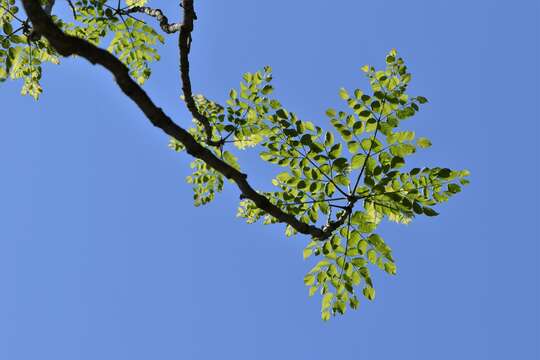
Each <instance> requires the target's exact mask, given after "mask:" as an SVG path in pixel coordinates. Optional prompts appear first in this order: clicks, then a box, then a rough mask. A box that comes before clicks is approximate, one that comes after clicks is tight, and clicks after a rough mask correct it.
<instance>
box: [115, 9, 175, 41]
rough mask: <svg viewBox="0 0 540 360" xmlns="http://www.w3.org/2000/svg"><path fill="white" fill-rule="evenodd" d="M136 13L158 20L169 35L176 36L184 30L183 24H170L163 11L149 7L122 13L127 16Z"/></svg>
mask: <svg viewBox="0 0 540 360" xmlns="http://www.w3.org/2000/svg"><path fill="white" fill-rule="evenodd" d="M136 12H138V13H143V14H146V15H148V16H151V17H154V18H156V20H157V21H159V27H161V30H163V31H164V32H166V33H167V34H174V33H175V32H178V31H180V29H181V28H182V24H181V23H172V24H169V19H167V17H166V16H165V14H163V11H161V10H160V9H152V8H150V7H148V6H134V7H132V8H129V9H127V10H123V11H121V13H123V14H126V15H128V14H132V13H136Z"/></svg>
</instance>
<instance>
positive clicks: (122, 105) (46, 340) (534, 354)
mask: <svg viewBox="0 0 540 360" xmlns="http://www.w3.org/2000/svg"><path fill="white" fill-rule="evenodd" d="M153 4H154V5H155V6H157V7H159V6H161V7H163V8H164V9H167V10H168V13H169V14H172V15H170V17H171V18H173V19H175V18H177V17H176V16H175V15H174V12H175V11H177V10H176V9H175V6H173V5H172V4H170V3H169V2H166V1H154V2H153ZM165 4H167V5H165ZM196 5H197V9H198V15H199V20H198V22H197V23H196V30H195V33H194V39H193V41H194V42H193V47H192V55H191V59H192V81H193V84H194V90H195V91H196V92H201V93H204V94H205V95H207V96H208V97H210V98H213V99H216V100H223V99H224V98H225V96H226V94H227V93H228V89H230V88H232V87H235V86H237V84H238V82H239V81H240V78H241V75H242V73H244V72H246V71H254V70H257V69H260V68H262V67H263V66H264V65H267V64H268V65H271V66H272V67H273V68H274V74H275V86H276V88H277V92H276V96H277V97H278V98H279V99H280V100H281V101H282V103H284V104H285V105H286V106H287V107H288V108H289V109H291V110H294V111H295V112H296V113H297V114H298V115H299V116H301V117H302V118H304V119H307V120H312V121H314V122H316V123H320V124H325V122H326V119H325V116H324V111H325V109H326V108H328V107H337V106H339V105H340V100H339V97H338V90H339V88H340V87H342V86H345V87H347V88H355V87H360V88H365V87H366V86H367V84H366V81H365V80H364V79H363V78H362V75H361V72H360V71H359V68H360V66H362V65H364V64H366V63H369V64H373V65H375V66H382V65H383V62H384V55H385V54H386V52H387V51H388V50H389V49H391V48H397V49H398V51H399V53H400V54H401V55H402V56H403V57H404V58H405V60H406V61H407V63H408V65H409V69H410V71H411V72H412V73H413V83H412V85H411V92H412V93H415V94H418V95H424V96H426V97H427V98H429V99H430V103H429V104H428V105H427V106H425V107H424V109H423V111H421V112H420V113H419V115H418V116H417V117H415V118H414V119H412V120H410V121H409V122H408V123H407V124H408V125H409V126H410V128H411V129H414V130H415V131H416V132H417V134H419V135H422V136H427V137H429V138H430V139H431V140H432V141H433V144H434V145H433V147H432V148H431V149H430V150H429V151H424V152H422V153H421V154H418V155H416V158H417V159H418V162H419V163H422V164H426V165H432V166H435V165H445V166H449V167H452V168H467V169H469V170H470V171H471V173H472V176H471V181H472V184H471V185H470V186H469V187H468V188H466V190H465V191H464V192H463V193H461V194H460V195H458V196H457V197H456V198H454V199H453V200H452V201H450V202H449V203H447V204H444V205H443V206H441V207H440V208H439V211H440V213H441V215H440V216H439V217H437V218H429V219H423V218H420V219H418V220H416V221H415V222H413V224H411V225H408V226H403V225H395V224H387V225H384V226H383V227H382V230H381V233H382V234H383V235H384V237H385V239H387V241H388V242H389V244H390V245H391V246H392V247H393V249H394V255H395V257H396V258H397V261H398V276H396V277H389V276H387V275H385V274H383V273H381V272H380V271H374V273H375V281H376V289H377V299H376V300H375V301H374V302H372V303H367V302H366V301H363V302H362V303H361V306H360V309H359V310H358V311H355V312H348V313H347V314H346V316H344V317H340V318H336V319H333V320H332V321H330V322H328V323H323V322H322V321H320V315H319V310H320V302H319V299H317V298H315V299H314V298H309V297H308V296H307V290H306V289H305V287H304V285H303V283H302V278H303V276H304V274H305V273H306V272H307V271H308V270H309V264H308V263H306V262H305V261H303V260H302V255H301V250H302V248H303V246H304V245H305V244H306V242H307V240H308V239H307V238H304V237H295V238H292V239H291V238H286V237H285V236H284V235H283V228H282V227H281V226H272V227H268V226H262V225H246V224H244V223H243V222H242V221H241V220H240V219H237V218H236V217H235V213H236V206H237V202H238V191H237V190H236V188H234V187H233V186H228V187H227V189H226V190H225V192H224V193H223V194H221V195H220V196H219V197H218V199H217V200H216V201H215V202H214V203H212V204H211V205H209V206H206V207H202V208H195V207H193V205H192V193H191V189H190V186H189V185H187V184H186V183H185V181H184V179H185V176H186V175H188V174H189V166H188V164H189V162H190V159H189V158H187V157H186V156H185V155H178V154H175V153H173V152H172V151H170V150H169V149H168V148H167V143H168V139H167V138H166V137H165V136H164V135H163V134H162V133H161V132H159V131H157V130H156V129H154V128H153V127H152V126H150V125H149V123H148V121H147V120H146V119H145V118H144V117H143V116H142V114H141V113H140V112H139V111H138V109H137V108H136V107H135V106H134V105H133V104H132V103H130V102H129V101H128V100H127V99H126V98H124V96H123V95H122V94H121V93H120V91H119V90H118V89H117V87H116V85H115V84H114V82H113V81H112V78H111V76H110V75H109V74H108V73H106V72H105V71H103V70H102V69H100V68H97V67H92V66H90V65H89V64H88V63H86V62H85V61H83V60H81V59H69V60H66V61H64V62H63V63H62V65H61V66H50V67H47V68H46V69H45V70H46V71H45V74H44V81H43V83H44V88H45V93H44V95H43V97H42V99H41V100H40V101H39V102H35V101H33V100H32V99H31V98H27V97H21V96H20V95H19V89H20V84H19V83H14V82H8V83H4V84H2V85H1V88H0V94H1V97H0V99H1V100H0V103H1V105H2V109H3V110H2V121H0V164H2V176H1V177H0V198H1V199H2V200H1V202H0V218H1V219H2V225H1V226H0V289H1V296H0V359H10V360H27V359H28V360H30V359H32V360H33V359H44V360H45V359H47V360H48V359H51V360H52V359H54V360H64V359H65V360H78V359H81V360H83V359H84V360H87V359H88V360H90V359H101V360H109V359H111V360H112V359H115V360H118V359H130V360H138V359H163V360H167V359H216V358H218V359H229V358H230V359H276V358H278V359H280V358H281V359H289V358H291V359H292V358H295V359H308V358H309V359H327V358H329V357H336V358H337V357H343V356H345V357H346V356H350V357H354V358H372V359H395V358H400V359H441V360H443V359H490V360H493V359H538V358H539V357H540V348H539V346H540V345H539V338H540V310H539V305H538V304H540V288H539V287H540V268H539V265H538V264H539V261H538V257H539V255H540V248H539V240H540V228H539V221H540V211H539V200H540V193H539V190H538V179H539V178H540V171H539V164H540V159H539V158H540V149H539V145H538V137H539V135H540V128H539V127H540V126H539V121H540V110H539V103H540V70H539V65H540V25H539V24H540V3H539V2H537V1H532V0H531V1H513V2H508V1H497V0H492V1H485V0H482V1H462V0H457V1H407V2H404V1H384V0H379V1H370V2H368V1H352V0H351V1H340V2H332V3H330V2H328V1H309V2H308V1H294V2H291V1H284V0H274V1H272V2H266V1H265V2H263V1H248V0H238V1H227V2H225V1H212V2H209V1H207V2H203V1H198V2H197V4H196ZM175 43H176V39H175V38H171V39H170V41H169V44H168V45H167V46H165V47H164V48H163V50H162V56H163V60H162V61H161V62H160V63H159V64H158V65H157V66H156V68H155V73H154V77H153V78H152V80H151V81H150V82H149V83H148V84H147V85H146V89H147V90H148V92H149V94H151V96H152V98H153V99H154V100H155V102H156V103H157V104H158V105H159V106H161V107H163V109H164V110H165V111H166V112H167V113H168V114H170V115H171V116H172V117H173V118H174V119H175V120H176V121H177V122H178V123H180V124H184V125H185V126H188V124H190V122H191V121H190V116H189V115H188V113H187V112H186V110H185V109H184V107H183V104H182V103H181V102H180V101H179V95H180V85H179V81H178V74H177V53H176V50H175ZM243 166H244V167H245V168H246V169H251V174H253V175H252V179H253V181H254V182H255V183H257V184H259V185H261V186H263V185H264V184H265V181H268V179H269V177H270V176H271V175H272V174H274V173H275V172H277V171H278V169H272V168H269V167H268V166H267V165H263V163H261V162H259V161H256V160H253V158H252V157H249V158H248V159H247V160H246V161H245V162H244V163H243Z"/></svg>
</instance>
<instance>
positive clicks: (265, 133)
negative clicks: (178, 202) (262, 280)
mask: <svg viewBox="0 0 540 360" xmlns="http://www.w3.org/2000/svg"><path fill="white" fill-rule="evenodd" d="M22 4H23V6H24V9H25V12H26V14H27V16H28V18H27V19H25V20H23V18H22V17H21V16H20V11H19V8H18V7H17V6H16V3H15V0H0V23H1V25H2V29H3V32H4V35H3V37H2V39H1V45H2V48H3V49H2V50H0V59H2V66H1V67H0V78H2V79H6V78H7V77H11V78H12V79H18V78H20V79H22V80H23V88H22V94H23V95H26V94H28V95H31V96H33V97H34V98H36V99H38V98H39V95H40V94H41V92H42V88H41V86H40V83H39V80H40V78H41V71H42V70H41V64H42V63H43V62H46V61H49V62H53V63H59V61H60V58H61V57H66V56H73V55H76V56H80V57H83V58H85V59H87V60H88V61H90V62H91V63H92V64H99V65H101V66H103V67H104V68H105V69H107V70H108V71H109V72H111V73H112V74H113V76H114V77H115V80H116V82H117V84H118V86H119V87H120V89H121V90H122V91H123V92H124V93H125V95H126V96H127V97H129V98H130V99H131V100H132V101H133V102H134V103H135V104H136V105H137V106H138V107H139V108H140V109H141V110H142V111H143V113H144V114H145V116H146V117H147V118H148V120H150V121H151V123H152V124H153V125H154V126H156V127H158V128H159V129H161V130H163V132H165V133H166V134H167V135H168V136H170V138H171V141H170V147H171V148H172V149H173V150H175V151H178V152H184V151H185V152H187V153H188V154H189V155H191V156H193V157H194V158H195V159H194V161H193V163H192V168H193V174H192V175H191V176H189V177H188V179H187V181H188V183H190V184H192V186H193V190H194V201H195V205H196V206H199V205H203V204H206V203H208V202H210V201H212V200H213V199H214V197H215V195H216V193H218V192H220V191H221V190H222V189H223V186H224V184H225V179H227V180H229V182H231V183H233V184H235V185H236V186H237V187H238V189H239V190H240V198H241V201H240V205H239V209H238V216H240V217H243V218H245V219H246V221H247V222H248V223H254V222H257V221H259V220H262V222H263V223H264V224H275V223H283V224H285V233H286V235H287V236H292V235H295V234H298V233H299V234H303V235H307V236H309V237H310V239H311V241H310V242H309V243H308V244H307V246H306V248H305V250H304V258H308V257H311V256H314V257H317V258H318V259H320V260H319V261H318V262H317V264H316V265H315V266H314V267H313V268H312V269H311V270H310V271H309V273H308V274H307V275H306V276H305V278H304V282H305V284H306V285H307V286H308V287H309V294H310V295H314V294H315V293H317V292H320V294H321V295H322V318H323V319H324V320H328V319H329V318H330V317H331V315H335V314H344V313H345V311H346V309H347V306H349V307H350V308H353V309H356V308H357V307H358V305H359V297H358V294H357V292H358V291H359V290H361V293H362V294H363V296H364V297H366V298H367V299H369V300H373V299H374V297H375V290H374V286H373V282H372V279H371V276H370V265H376V266H378V267H379V268H381V269H382V270H384V271H386V272H387V273H389V274H391V275H394V274H395V273H396V265H395V260H394V258H393V256H392V250H391V249H390V247H389V246H388V245H387V244H386V242H385V240H384V239H383V238H382V237H381V236H380V235H379V234H378V233H377V232H376V230H377V228H378V226H379V224H380V223H381V221H382V220H383V219H384V218H387V219H388V220H390V221H394V222H398V223H404V224H406V223H409V222H410V221H412V219H413V218H414V217H415V216H416V215H425V216H436V215H437V212H436V211H435V210H434V209H433V208H432V207H433V206H434V205H436V204H438V203H441V202H444V201H446V200H448V199H449V198H450V197H451V196H453V195H454V194H456V193H458V192H460V191H461V185H466V184H467V183H468V180H467V179H466V177H467V176H468V172H467V171H466V170H461V171H455V170H450V169H448V168H445V167H424V168H412V169H405V162H406V160H405V159H406V158H407V157H408V156H410V155H412V154H414V153H415V152H416V150H417V149H425V148H428V147H430V146H431V142H430V141H429V140H428V139H427V138H424V137H419V138H416V136H415V133H414V132H412V131H400V130H399V126H400V124H401V122H402V121H404V120H406V119H408V118H410V117H412V116H414V115H415V113H416V112H418V111H419V110H420V107H421V106H422V105H423V104H425V103H426V102H427V99H426V98H424V97H422V96H411V95H409V94H408V92H407V88H408V84H409V83H410V81H411V74H410V73H409V72H408V69H407V66H406V65H405V62H404V60H403V59H402V58H401V57H399V56H398V54H397V52H396V51H395V50H391V51H390V52H389V53H388V54H387V56H386V58H385V63H386V67H385V69H384V70H376V69H375V68H374V67H373V66H368V65H366V66H364V67H362V71H363V72H364V73H365V75H366V76H367V78H368V80H369V83H370V90H369V92H364V91H362V90H360V89H355V90H353V91H347V90H346V89H341V90H340V91H339V95H340V97H341V98H342V99H343V101H344V103H345V104H346V106H343V109H342V110H335V109H328V110H327V112H326V115H327V117H328V118H329V121H330V124H331V125H332V127H333V129H330V127H329V126H326V127H324V126H323V125H322V124H321V125H316V124H313V123H312V122H309V121H304V120H302V119H300V118H299V116H297V115H296V114H295V113H293V112H291V111H289V110H287V109H285V108H284V107H283V106H282V105H281V103H280V102H279V101H278V100H277V99H275V98H274V97H273V96H272V94H273V91H274V88H273V86H272V70H271V68H270V67H265V68H264V69H262V70H261V71H257V72H254V73H246V74H245V75H244V76H243V81H242V82H241V83H240V87H239V89H233V90H231V91H230V92H229V94H228V100H227V101H226V103H225V104H218V103H217V102H214V101H211V100H209V99H207V98H205V97H204V96H202V95H193V93H192V89H191V80H190V73H189V68H190V64H189V52H190V46H191V33H192V31H193V27H194V21H195V20H196V18H197V17H196V13H195V10H194V4H193V0H183V1H182V5H181V7H182V13H183V21H182V22H181V23H170V22H169V20H168V18H167V17H166V16H165V15H164V14H163V12H162V11H161V10H160V9H155V8H151V7H148V6H146V5H147V1H146V0H138V1H134V0H126V3H125V6H124V5H122V4H121V3H120V2H118V3H115V4H109V3H108V2H107V0H77V1H67V4H68V5H69V7H70V9H71V12H72V15H73V21H71V22H69V21H67V20H64V19H61V18H59V17H57V16H55V15H54V11H53V10H54V5H55V1H54V0H42V1H37V0H22ZM113 5H114V6H113ZM137 16H138V17H141V18H145V19H148V18H155V21H157V22H158V24H159V28H160V30H159V31H160V32H163V33H165V34H166V36H169V35H172V34H176V33H178V36H179V37H178V39H179V41H178V48H179V56H180V78H181V81H182V89H183V99H184V101H185V104H186V107H187V108H188V109H189V111H190V112H191V114H192V115H193V118H194V126H193V127H192V128H190V129H189V130H186V129H184V128H183V127H181V126H179V125H178V124H176V123H175V122H174V121H173V120H172V119H171V118H170V117H168V116H167V115H166V113H165V112H164V111H163V110H162V109H161V108H159V107H158V106H157V105H156V104H154V102H153V101H152V100H151V98H150V97H149V95H148V94H147V93H146V92H145V91H144V90H143V88H142V85H143V84H144V82H145V81H146V80H147V79H148V78H149V77H150V76H151V67H150V63H151V62H152V61H157V60H159V55H158V52H157V49H156V45H157V44H158V43H160V42H164V41H165V38H166V36H163V35H161V34H160V33H159V32H158V30H156V29H155V28H154V27H152V26H151V25H150V24H151V22H150V20H151V19H148V20H149V22H148V23H147V22H145V21H143V20H141V18H138V17H137ZM105 40H107V41H109V46H108V48H107V50H104V49H101V48H99V47H98V45H99V44H100V43H101V42H103V41H105ZM248 149H256V150H258V151H259V153H260V157H261V159H262V160H263V161H266V162H269V163H271V164H274V165H276V168H278V167H281V168H282V170H283V172H281V173H279V174H278V175H277V176H276V177H275V178H274V179H272V184H273V185H274V190H273V191H257V190H256V189H254V188H253V187H252V185H251V184H250V182H249V180H248V175H247V174H245V173H243V172H242V170H241V167H240V164H239V161H238V158H237V157H236V156H235V153H238V152H239V151H240V150H248Z"/></svg>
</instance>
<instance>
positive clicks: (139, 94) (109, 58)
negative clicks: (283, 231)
mask: <svg viewBox="0 0 540 360" xmlns="http://www.w3.org/2000/svg"><path fill="white" fill-rule="evenodd" d="M22 3H23V5H24V8H25V10H26V13H27V15H28V17H29V18H30V19H31V21H32V24H33V25H34V28H35V30H36V31H37V32H39V33H40V34H41V35H43V36H45V37H46V38H47V40H48V41H49V43H50V44H51V45H52V46H53V47H54V49H55V50H56V51H57V52H58V53H59V54H61V55H62V56H70V55H78V56H81V57H84V58H85V59H87V60H88V61H89V62H90V63H92V64H99V65H101V66H103V67H104V68H106V69H107V70H109V71H110V72H111V73H112V74H113V75H114V78H115V80H116V83H117V84H118V86H119V87H120V89H121V90H122V91H123V92H124V93H125V94H126V95H127V96H128V97H129V98H130V99H131V100H132V101H133V102H134V103H135V104H136V105H137V106H138V107H139V108H140V109H141V110H142V112H143V113H144V114H145V115H146V117H147V118H148V119H149V120H150V122H151V123H152V124H153V125H154V126H156V127H158V128H160V129H161V130H163V132H165V133H166V134H167V135H169V136H171V137H173V138H174V139H176V140H178V141H179V142H181V143H182V144H183V145H184V146H185V147H186V151H187V152H188V153H189V154H190V155H192V156H194V157H196V158H198V159H201V160H203V161H204V162H205V163H206V164H208V165H209V166H210V167H212V168H213V169H215V170H216V171H219V172H220V173H221V174H223V175H224V176H225V177H226V178H228V179H231V180H232V181H234V182H235V183H236V184H237V186H238V188H239V189H240V191H241V192H242V196H243V197H244V198H247V199H250V200H251V201H253V202H254V203H255V205H256V206H257V207H258V208H260V209H261V210H263V211H265V212H267V213H268V214H270V215H271V216H273V217H275V218H276V219H278V220H279V221H280V222H283V223H287V224H289V225H291V226H292V227H293V228H294V229H295V230H296V231H298V232H299V233H302V234H307V235H311V236H313V237H314V238H319V239H325V238H327V237H328V236H329V235H330V234H331V233H327V232H326V231H323V230H321V229H319V228H317V227H315V226H313V225H309V224H306V223H304V222H301V221H299V220H298V219H296V218H295V217H294V216H292V215H290V214H287V213H285V212H284V211H282V210H281V209H280V208H278V207H277V206H275V205H273V204H272V203H271V202H270V201H269V200H268V199H267V198H266V197H265V196H263V195H261V194H259V193H258V192H257V191H255V190H254V189H253V188H252V187H251V185H250V184H249V183H248V181H247V176H246V175H245V174H243V173H241V172H239V171H238V170H236V169H235V168H233V167H232V166H230V165H229V164H227V163H226V162H224V161H222V160H220V159H219V158H217V157H216V156H215V155H214V154H213V153H212V152H211V151H210V150H208V149H207V148H205V147H204V146H202V145H201V144H199V143H198V142H197V141H196V140H195V138H194V137H193V136H192V135H191V134H190V133H189V132H187V131H186V130H185V129H183V128H181V127H180V126H178V125H177V124H175V123H174V122H173V121H172V120H171V118H170V117H168V116H167V115H166V114H165V113H164V112H163V110H162V109H161V108H159V107H157V106H156V105H155V104H154V103H153V102H152V100H151V99H150V98H149V97H148V95H147V94H146V92H145V91H144V90H143V89H142V88H141V87H140V86H139V85H138V84H137V83H136V82H135V81H133V79H132V78H131V77H130V76H129V70H128V68H127V67H126V66H125V65H124V64H123V63H122V62H120V60H118V59H117V58H116V57H115V56H113V55H112V54H111V53H109V52H108V51H106V50H103V49H100V48H98V47H96V46H94V45H92V44H90V43H89V42H87V41H86V40H83V39H80V38H77V37H74V36H70V35H66V34H64V33H63V32H62V31H61V30H60V29H59V28H58V27H57V26H56V25H55V24H54V23H53V22H52V20H51V18H50V17H49V16H48V15H47V14H46V13H45V12H44V11H43V9H42V8H41V7H40V6H39V1H38V0H22Z"/></svg>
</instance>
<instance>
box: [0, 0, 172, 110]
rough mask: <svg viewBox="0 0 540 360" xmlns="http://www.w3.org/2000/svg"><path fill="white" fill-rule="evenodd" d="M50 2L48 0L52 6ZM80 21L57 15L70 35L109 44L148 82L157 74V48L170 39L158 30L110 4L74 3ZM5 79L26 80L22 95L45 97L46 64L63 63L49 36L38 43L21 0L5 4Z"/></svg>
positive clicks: (1, 67)
mask: <svg viewBox="0 0 540 360" xmlns="http://www.w3.org/2000/svg"><path fill="white" fill-rule="evenodd" d="M47 2H48V1H47V0H43V1H42V3H44V4H46V3H47ZM144 3H145V1H141V0H138V1H127V5H128V6H130V5H133V4H135V5H139V6H140V5H144ZM72 4H73V6H74V10H73V11H74V19H73V21H70V22H66V21H64V20H62V19H60V18H58V17H56V16H53V19H54V21H55V22H56V24H57V25H58V26H59V27H60V28H61V29H62V30H63V31H65V32H66V33H68V34H70V35H73V36H77V37H80V38H83V39H86V40H88V41H89V42H91V43H93V44H95V45H99V44H101V42H102V41H104V40H109V41H108V42H109V45H108V48H107V49H108V50H109V51H111V52H112V53H113V54H115V55H116V56H117V57H118V58H119V59H120V60H121V61H122V62H124V63H125V64H126V65H127V66H128V67H129V69H130V71H131V75H132V76H133V77H134V78H135V79H136V80H137V82H138V83H140V84H143V83H144V82H145V81H146V80H147V79H148V78H149V77H150V75H151V68H150V65H149V64H150V62H153V61H157V60H159V55H158V53H157V49H156V45H157V44H158V43H163V42H164V38H163V36H162V35H160V34H158V33H157V32H156V30H155V29H154V28H153V27H152V26H150V25H148V24H146V23H144V22H142V21H140V20H138V19H135V18H134V17H133V16H131V15H130V14H127V13H126V12H125V11H124V10H125V9H126V7H116V8H115V7H112V6H110V5H108V4H107V0H78V1H74V2H73V3H72ZM0 28H1V29H2V32H3V34H2V33H0V81H4V80H5V79H6V78H7V77H8V76H9V77H11V78H12V79H22V80H23V81H24V83H23V88H22V90H21V93H22V94H23V95H27V94H28V95H31V96H32V97H34V98H35V99H36V100H37V99H38V98H39V96H40V94H41V93H42V88H41V84H40V80H41V74H42V64H43V63H45V62H50V63H53V64H58V63H59V58H58V56H57V55H56V53H55V51H54V50H53V49H52V48H51V46H50V45H49V43H48V41H47V40H46V39H44V38H39V39H37V40H36V39H32V38H31V31H30V24H29V23H28V21H27V20H23V18H22V15H20V6H17V5H16V4H15V0H0Z"/></svg>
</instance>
